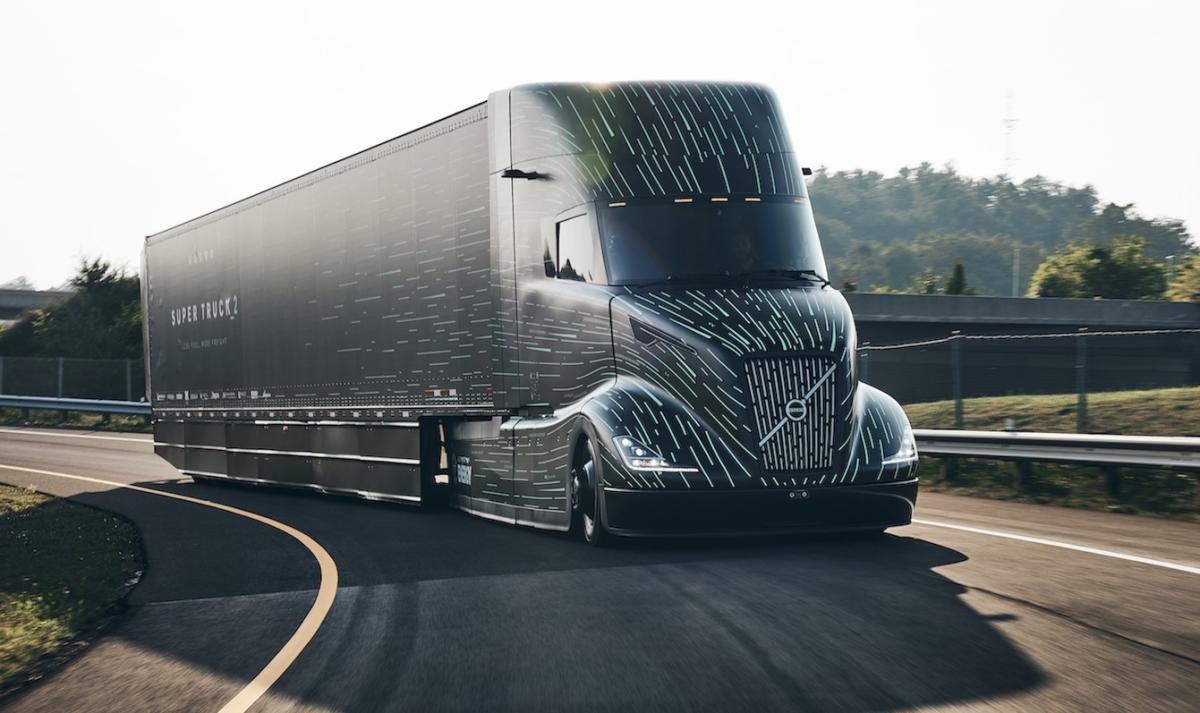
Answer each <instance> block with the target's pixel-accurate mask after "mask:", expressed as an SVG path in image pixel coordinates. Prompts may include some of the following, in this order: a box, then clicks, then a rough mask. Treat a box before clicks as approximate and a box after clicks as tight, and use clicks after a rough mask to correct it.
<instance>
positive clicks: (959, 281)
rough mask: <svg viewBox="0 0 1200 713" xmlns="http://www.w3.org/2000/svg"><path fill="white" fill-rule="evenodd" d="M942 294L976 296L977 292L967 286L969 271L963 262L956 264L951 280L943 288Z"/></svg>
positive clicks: (958, 261)
mask: <svg viewBox="0 0 1200 713" xmlns="http://www.w3.org/2000/svg"><path fill="white" fill-rule="evenodd" d="M942 294H945V295H974V294H977V290H976V289H975V288H973V287H968V286H967V270H966V268H964V267H963V264H962V260H956V261H955V262H954V269H953V270H952V271H951V272H950V278H949V279H947V280H946V284H945V286H944V287H942Z"/></svg>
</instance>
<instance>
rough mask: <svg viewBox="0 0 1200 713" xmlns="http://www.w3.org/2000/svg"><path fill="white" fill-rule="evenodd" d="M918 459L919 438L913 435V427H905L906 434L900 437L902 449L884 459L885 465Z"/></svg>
mask: <svg viewBox="0 0 1200 713" xmlns="http://www.w3.org/2000/svg"><path fill="white" fill-rule="evenodd" d="M916 459H917V439H916V438H915V437H914V436H913V432H912V428H911V427H907V426H906V427H905V429H904V435H903V436H901V437H900V450H898V451H896V452H895V453H893V454H892V455H891V456H889V457H888V458H886V459H885V460H884V461H883V464H884V465H907V464H908V463H911V462H913V461H915V460H916Z"/></svg>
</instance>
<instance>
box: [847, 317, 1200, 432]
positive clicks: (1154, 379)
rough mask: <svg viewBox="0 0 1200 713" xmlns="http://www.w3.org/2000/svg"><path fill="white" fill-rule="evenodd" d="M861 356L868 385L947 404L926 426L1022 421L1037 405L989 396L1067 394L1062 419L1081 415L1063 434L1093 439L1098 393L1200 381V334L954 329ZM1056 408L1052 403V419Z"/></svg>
mask: <svg viewBox="0 0 1200 713" xmlns="http://www.w3.org/2000/svg"><path fill="white" fill-rule="evenodd" d="M858 356H859V365H860V370H861V371H860V373H861V377H862V380H863V381H865V382H867V383H869V384H871V385H873V386H877V387H879V388H880V389H882V390H883V391H885V392H887V393H889V394H891V395H892V396H894V397H895V398H897V399H898V400H899V401H900V403H902V404H904V405H905V406H906V407H910V411H911V410H912V409H911V406H912V405H914V404H929V402H944V404H945V405H947V406H948V407H947V408H944V409H940V410H937V409H935V411H936V413H937V414H938V415H937V416H936V417H935V418H936V419H937V422H936V423H926V424H924V425H925V426H926V427H936V428H964V427H971V422H972V421H976V422H978V420H979V419H978V418H974V419H973V418H972V417H973V416H977V417H978V416H982V415H983V414H981V413H972V409H976V410H977V411H978V410H979V409H984V408H989V409H992V410H993V411H995V410H996V409H998V408H999V409H1000V410H1003V409H1004V408H1007V409H1008V411H1009V415H1008V416H1007V418H1009V419H1012V420H1014V421H1016V420H1019V418H1020V416H1021V410H1022V409H1023V408H1027V407H1028V406H1029V404H1031V403H1033V402H1034V400H1032V399H1030V400H1025V401H1024V402H1022V401H1020V400H1014V401H1010V402H1008V403H1006V404H1004V405H1003V406H999V405H998V402H996V401H989V400H988V399H986V398H985V397H1003V396H1037V395H1051V394H1057V395H1068V396H1071V397H1072V398H1070V399H1064V400H1062V401H1063V404H1065V405H1061V406H1060V407H1059V411H1060V412H1059V413H1057V414H1056V415H1057V416H1058V417H1059V420H1060V421H1062V420H1064V418H1066V417H1071V418H1073V419H1074V428H1073V429H1070V428H1066V429H1060V430H1075V431H1077V432H1079V433H1086V432H1088V431H1089V430H1093V429H1092V427H1093V425H1094V424H1093V423H1092V422H1091V421H1092V420H1091V419H1090V413H1089V396H1093V397H1095V396H1096V395H1098V394H1105V393H1109V392H1123V391H1140V390H1146V389H1167V388H1172V387H1189V386H1197V385H1200V329H1147V330H1127V331H1112V332H1102V331H1097V332H1091V331H1087V330H1080V331H1077V332H1068V333H1062V332H1059V333H1046V334H959V333H954V334H951V335H949V336H946V337H942V338H937V339H929V340H924V341H916V342H909V343H904V344H886V345H873V344H863V345H861V346H860V348H859V355H858ZM1049 403H1050V402H1048V401H1043V402H1042V409H1041V410H1042V411H1043V413H1044V412H1045V410H1046V407H1047V404H1049ZM1146 406H1147V405H1146V404H1142V407H1143V408H1144V407H1146ZM1149 406H1152V404H1150V405H1149ZM1064 409H1066V410H1069V411H1070V413H1062V411H1063V410H1064ZM1160 415H1162V414H1160ZM1012 425H1015V426H1017V427H1020V424H1019V423H1016V424H1010V427H1011V426H1012ZM993 427H1003V426H1002V425H999V424H993ZM1180 435H1195V434H1184V433H1181V434H1180Z"/></svg>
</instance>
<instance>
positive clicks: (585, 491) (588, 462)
mask: <svg viewBox="0 0 1200 713" xmlns="http://www.w3.org/2000/svg"><path fill="white" fill-rule="evenodd" d="M599 477H600V469H599V461H598V459H597V457H596V447H595V446H594V445H593V444H592V440H591V439H590V438H588V437H587V436H586V435H582V436H580V437H579V442H578V443H577V444H576V445H575V455H574V456H573V457H572V458H571V529H572V530H576V531H578V532H580V533H581V534H582V535H583V541H584V542H586V543H588V544H589V545H592V546H593V547H602V546H604V545H605V544H606V543H607V542H608V540H609V539H610V536H609V534H608V532H607V530H605V528H604V509H603V507H602V506H601V498H602V497H603V495H601V494H600V489H599Z"/></svg>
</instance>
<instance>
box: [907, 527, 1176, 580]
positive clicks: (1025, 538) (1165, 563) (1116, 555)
mask: <svg viewBox="0 0 1200 713" xmlns="http://www.w3.org/2000/svg"><path fill="white" fill-rule="evenodd" d="M913 524H914V525H932V526H933V527H945V528H949V529H951V530H962V531H963V532H974V533H975V534H977V535H988V536H990V537H1003V538H1005V539H1009V540H1018V541H1020V542H1031V543H1033V544H1035V545H1049V546H1050V547H1061V548H1062V549H1064V550H1074V551H1076V552H1086V553H1088V554H1092V555H1100V556H1102V557H1112V558H1113V559H1119V560H1126V561H1128V562H1137V563H1139V564H1148V565H1153V566H1155V567H1164V568H1166V569H1174V570H1178V571H1180V572H1187V573H1188V574H1200V567H1193V566H1191V565H1186V564H1180V563H1179V562H1171V561H1170V560H1157V559H1153V558H1151V557H1142V556H1141V555H1131V554H1128V553H1126V552H1114V551H1112V550H1103V549H1100V548H1099V547H1088V546H1087V545H1076V544H1072V543H1070V542H1062V541H1061V540H1048V539H1046V538H1044V537H1033V536H1030V535H1020V534H1017V533H1015V532H1003V531H1001V530H985V529H984V528H982V527H969V526H967V525H955V524H952V523H949V522H938V521H937V520H921V519H918V518H915V517H914V518H913Z"/></svg>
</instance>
